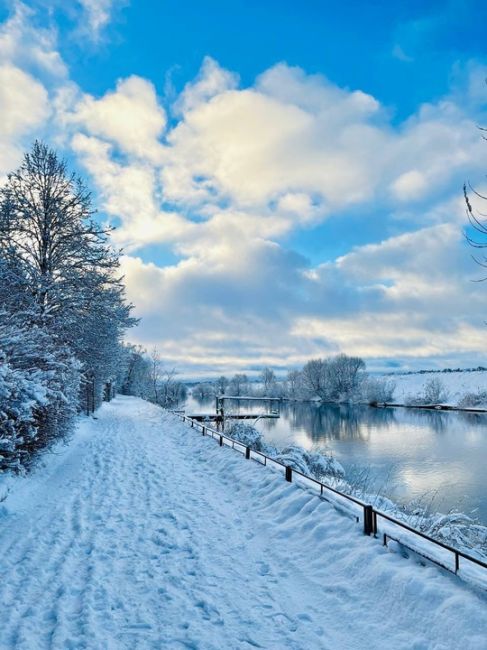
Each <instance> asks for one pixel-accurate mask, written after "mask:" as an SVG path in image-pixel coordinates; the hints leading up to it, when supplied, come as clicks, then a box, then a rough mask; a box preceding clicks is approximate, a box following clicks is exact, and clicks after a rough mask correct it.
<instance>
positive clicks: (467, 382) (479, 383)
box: [385, 370, 487, 408]
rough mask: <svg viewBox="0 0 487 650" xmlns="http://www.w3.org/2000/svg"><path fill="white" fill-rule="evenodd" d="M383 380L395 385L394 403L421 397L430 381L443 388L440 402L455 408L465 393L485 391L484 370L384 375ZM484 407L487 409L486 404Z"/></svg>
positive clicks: (486, 384)
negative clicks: (444, 395) (442, 398)
mask: <svg viewBox="0 0 487 650" xmlns="http://www.w3.org/2000/svg"><path fill="white" fill-rule="evenodd" d="M385 379H388V380H391V381H393V382H394V383H395V385H396V389H395V391H394V401H395V402H399V403H404V402H405V401H407V399H408V397H410V396H418V395H422V394H423V393H424V389H425V385H426V383H427V382H430V381H431V380H432V379H437V380H439V381H440V382H441V383H442V384H443V386H444V388H445V391H446V399H444V400H442V402H443V403H444V404H451V405H454V406H456V405H458V403H459V402H460V401H461V399H462V398H463V396H464V395H465V394H466V393H479V392H481V391H487V371H485V370H475V371H472V372H465V371H463V372H462V371H460V372H457V371H454V372H434V373H433V372H431V373H430V372H428V373H414V374H410V375H407V374H404V375H403V374H397V375H396V374H394V375H386V376H385ZM484 406H485V407H486V408H487V403H486V404H485V405H484Z"/></svg>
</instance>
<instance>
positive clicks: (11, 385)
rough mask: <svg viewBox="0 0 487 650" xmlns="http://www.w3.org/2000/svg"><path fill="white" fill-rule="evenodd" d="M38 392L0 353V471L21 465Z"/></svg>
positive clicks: (30, 437)
mask: <svg viewBox="0 0 487 650" xmlns="http://www.w3.org/2000/svg"><path fill="white" fill-rule="evenodd" d="M39 393H44V391H43V390H42V387H39V386H36V385H35V383H34V382H33V381H32V380H30V379H29V378H28V376H27V375H26V374H25V373H23V372H21V371H19V370H14V369H13V368H11V366H10V365H9V364H8V363H7V361H6V358H5V355H3V354H2V353H1V352H0V472H1V471H4V470H6V469H11V470H15V471H18V470H20V469H21V467H22V465H23V461H24V456H25V454H26V451H25V447H26V445H28V444H29V443H31V442H32V441H33V440H34V439H35V437H36V435H37V428H36V426H35V415H34V411H35V407H36V404H38V403H39V401H38V400H39ZM43 398H44V399H45V393H44V395H43Z"/></svg>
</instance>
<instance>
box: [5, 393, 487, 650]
mask: <svg viewBox="0 0 487 650" xmlns="http://www.w3.org/2000/svg"><path fill="white" fill-rule="evenodd" d="M5 505H6V508H7V513H6V514H4V515H3V516H2V515H0V561H1V564H0V568H1V570H0V604H1V605H0V648H2V650H3V649H4V648H5V649H6V648H23V649H26V650H27V649H28V650H35V649H37V648H42V649H44V648H55V649H57V648H59V649H75V648H76V649H80V648H88V649H90V650H92V649H94V650H104V649H108V648H113V649H117V650H118V649H123V648H130V649H135V648H170V649H171V650H172V649H173V648H174V649H178V648H198V649H202V650H203V649H204V650H206V649H225V650H227V649H238V648H254V647H260V648H269V649H274V648H275V649H276V650H280V649H284V648H292V649H301V648H302V649H303V650H312V649H314V648H330V649H333V650H336V649H347V650H348V649H354V648H360V649H361V650H362V649H363V648H374V649H375V648H388V649H389V648H394V650H399V649H401V648H404V649H407V650H412V649H415V650H420V649H424V650H431V649H434V648H436V649H440V648H441V649H446V648H452V649H453V648H455V649H457V648H460V647H463V648H465V649H467V648H468V649H469V650H473V649H475V648H477V649H479V650H480V649H482V650H485V649H486V648H487V607H486V605H487V601H486V600H485V598H484V597H483V596H481V595H478V594H476V593H475V592H474V591H472V590H471V589H469V588H468V587H466V586H465V585H462V583H460V582H459V581H457V580H455V579H454V578H450V577H448V576H445V575H443V574H442V573H441V572H440V571H438V570H437V569H435V568H432V567H429V568H425V567H420V566H418V565H415V564H413V563H412V562H410V561H407V560H404V559H403V558H401V557H399V556H398V555H396V554H394V553H388V552H387V551H385V550H384V549H383V548H382V547H381V546H380V544H378V543H377V542H376V541H374V540H369V539H366V538H363V537H362V536H360V535H359V534H358V532H357V527H356V526H355V525H354V523H353V522H351V521H350V520H349V519H347V518H345V517H343V516H342V515H340V514H339V513H337V512H336V511H335V510H334V509H333V508H331V507H330V506H329V505H328V504H326V503H325V502H322V501H320V499H318V498H316V497H314V496H312V495H309V494H307V493H306V492H305V491H303V490H300V489H299V488H297V487H296V486H294V485H290V484H287V483H285V481H284V480H283V479H282V477H281V476H278V475H276V474H274V473H273V472H271V471H268V470H265V469H263V468H261V467H259V466H258V465H257V464H255V463H253V462H250V461H246V460H245V459H244V458H243V457H242V456H240V455H239V454H237V453H235V452H233V451H232V450H231V449H228V448H220V447H218V446H217V445H216V443H215V442H214V441H212V440H209V439H208V438H202V437H201V436H199V435H198V434H197V433H196V432H195V431H193V430H192V429H190V428H189V427H188V426H187V425H185V424H183V423H181V422H180V421H179V420H177V419H176V418H175V416H173V415H171V414H169V413H165V412H163V411H161V410H160V409H159V408H157V407H155V406H153V405H151V404H148V403H147V402H143V401H142V400H137V399H135V398H121V397H119V398H117V399H116V400H115V401H114V402H112V403H111V404H107V405H104V406H103V407H102V409H101V410H100V411H99V413H98V419H97V420H96V421H94V420H90V421H85V422H84V423H83V424H82V425H81V426H80V430H79V432H78V434H77V435H76V437H75V439H74V440H73V442H72V443H71V444H70V446H69V448H68V449H64V450H62V451H61V453H60V455H59V456H57V457H50V458H49V459H48V461H47V463H46V467H45V468H40V469H39V470H38V471H37V472H36V473H35V474H34V475H33V476H31V477H29V478H28V479H22V480H18V481H15V485H14V490H13V492H12V494H11V495H10V496H9V497H8V499H7V501H6V503H5Z"/></svg>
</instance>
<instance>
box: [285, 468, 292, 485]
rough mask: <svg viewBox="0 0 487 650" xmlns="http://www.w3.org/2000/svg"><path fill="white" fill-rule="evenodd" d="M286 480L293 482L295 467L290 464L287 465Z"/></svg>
mask: <svg viewBox="0 0 487 650" xmlns="http://www.w3.org/2000/svg"><path fill="white" fill-rule="evenodd" d="M286 481H288V482H289V483H292V482H293V468H292V467H289V465H286Z"/></svg>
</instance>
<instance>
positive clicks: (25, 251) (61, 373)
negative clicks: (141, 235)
mask: <svg viewBox="0 0 487 650" xmlns="http://www.w3.org/2000/svg"><path fill="white" fill-rule="evenodd" d="M93 213H94V211H93V209H92V204H91V197H90V194H89V192H88V191H87V189H86V188H85V186H84V185H83V183H82V181H81V180H80V179H78V178H77V177H76V176H75V175H74V174H70V173H68V171H67V167H66V163H65V162H64V161H63V160H61V159H59V158H58V156H57V154H56V153H55V152H54V151H53V150H51V149H49V148H48V147H47V146H46V145H44V144H42V143H40V142H36V143H35V144H34V145H33V147H32V149H31V151H30V152H28V153H27V154H26V155H25V156H24V160H23V162H22V164H21V166H20V167H19V169H18V170H17V171H15V172H13V173H12V174H10V175H9V176H8V178H7V181H6V183H5V184H4V185H3V187H1V188H0V310H1V313H0V355H2V357H1V358H2V359H4V361H2V362H0V364H3V368H2V370H3V373H4V377H5V378H6V377H7V376H8V377H10V379H9V382H10V380H11V379H12V377H13V376H15V377H19V382H18V386H19V387H20V388H18V394H19V395H21V394H24V393H23V392H22V391H23V390H24V388H25V387H27V388H25V390H27V389H28V388H29V386H31V385H33V384H32V381H34V384H36V385H38V386H41V387H42V391H44V392H43V395H44V397H43V398H42V399H41V397H40V395H41V393H42V391H40V392H38V393H37V397H35V399H34V402H35V406H33V407H32V408H33V413H34V417H33V420H29V422H31V424H29V426H30V427H31V429H29V431H32V430H33V431H34V434H33V438H32V439H31V442H30V443H29V445H28V450H27V451H26V452H25V454H27V455H28V454H30V453H33V452H34V451H35V450H37V449H39V448H41V447H45V446H47V445H49V444H50V443H51V442H52V441H53V440H55V439H57V438H59V437H62V436H64V435H67V434H68V433H69V431H70V429H71V427H72V421H73V416H74V413H75V412H76V408H77V404H78V397H79V386H80V379H83V380H84V381H83V385H84V386H87V385H90V386H92V387H93V388H94V395H93V400H92V401H93V407H94V406H96V405H97V404H98V403H99V402H100V401H101V396H102V390H103V386H104V383H105V382H112V381H113V379H114V377H115V376H116V375H117V373H118V369H119V363H120V360H121V356H122V347H121V339H122V335H123V333H124V331H125V330H126V328H127V327H131V326H132V325H134V324H135V321H134V319H132V318H131V317H130V310H131V305H128V304H127V302H126V300H125V297H124V287H123V284H122V280H121V278H120V277H119V274H118V268H119V262H118V253H117V252H116V251H114V250H113V249H112V248H111V247H110V245H109V241H108V236H109V233H110V228H103V227H101V226H99V225H98V223H97V222H96V221H95V220H94V219H93ZM12 373H13V374H12ZM21 375H22V376H23V375H25V377H24V379H25V382H24V383H22V381H21V380H20V379H21ZM33 377H34V379H33ZM6 381H7V380H6V379H5V386H6ZM29 382H31V383H29ZM36 382H37V383H36ZM9 385H10V384H9ZM23 387H24V388H23ZM8 391H10V389H8V390H7V389H6V388H5V390H4V392H3V393H2V395H3V397H2V398H0V399H1V400H2V401H0V410H1V411H3V412H4V413H6V409H7V407H8V403H7V400H8V398H7V393H8ZM14 392H15V391H14ZM11 394H12V395H13V394H14V393H11ZM81 398H82V399H83V395H81ZM12 399H13V398H12ZM29 403H30V402H29ZM26 404H27V402H26ZM29 408H30V407H29ZM26 409H27V410H24V411H23V412H25V413H27V412H28V408H27V407H26ZM32 427H33V429H32ZM10 428H11V427H10ZM12 435H13V434H12ZM29 435H30V434H29ZM16 436H17V434H16ZM21 437H22V436H21ZM16 439H17V438H16ZM23 439H24V441H25V440H27V437H26V436H24V438H23ZM2 444H3V445H4V446H5V445H6V444H7V443H6V442H5V440H3V442H2ZM15 444H16V445H17V443H15ZM10 446H12V445H10ZM24 446H25V445H24ZM24 451H25V450H24ZM22 453H24V452H22ZM25 454H24V455H25Z"/></svg>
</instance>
